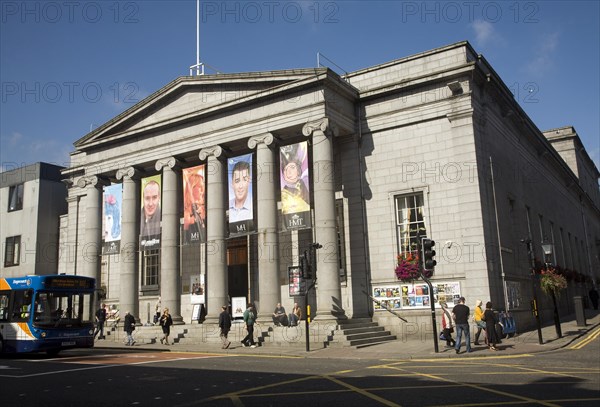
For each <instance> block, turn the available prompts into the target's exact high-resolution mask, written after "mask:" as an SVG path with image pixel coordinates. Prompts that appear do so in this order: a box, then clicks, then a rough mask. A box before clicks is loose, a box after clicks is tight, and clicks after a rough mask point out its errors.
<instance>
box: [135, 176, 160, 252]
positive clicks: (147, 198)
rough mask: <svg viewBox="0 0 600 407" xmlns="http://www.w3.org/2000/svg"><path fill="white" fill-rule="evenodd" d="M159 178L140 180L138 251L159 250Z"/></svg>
mask: <svg viewBox="0 0 600 407" xmlns="http://www.w3.org/2000/svg"><path fill="white" fill-rule="evenodd" d="M160 195H161V177H160V175H154V176H152V177H147V178H142V197H141V198H142V199H141V219H140V250H152V249H158V248H160V237H161V236H160V235H161V230H160V221H161V215H162V214H161V206H160Z"/></svg>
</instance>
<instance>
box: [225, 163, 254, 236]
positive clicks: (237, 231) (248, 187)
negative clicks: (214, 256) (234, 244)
mask: <svg viewBox="0 0 600 407" xmlns="http://www.w3.org/2000/svg"><path fill="white" fill-rule="evenodd" d="M227 173H228V174H229V176H228V180H227V184H228V185H229V209H228V211H227V212H228V213H229V234H230V235H245V234H248V233H250V232H253V231H254V205H253V200H254V195H253V191H254V188H252V154H245V155H241V156H238V157H233V158H229V159H228V160H227Z"/></svg>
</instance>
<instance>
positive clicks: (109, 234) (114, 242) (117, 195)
mask: <svg viewBox="0 0 600 407" xmlns="http://www.w3.org/2000/svg"><path fill="white" fill-rule="evenodd" d="M121 187H122V185H121V184H114V185H108V186H105V187H104V191H103V193H102V242H103V245H102V254H116V253H119V251H120V245H121V206H122V205H123V189H122V188H121Z"/></svg>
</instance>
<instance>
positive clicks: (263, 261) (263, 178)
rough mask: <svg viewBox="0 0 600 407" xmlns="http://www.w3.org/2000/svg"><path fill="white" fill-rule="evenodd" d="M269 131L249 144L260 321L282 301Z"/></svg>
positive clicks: (272, 155) (273, 172) (266, 318)
mask: <svg viewBox="0 0 600 407" xmlns="http://www.w3.org/2000/svg"><path fill="white" fill-rule="evenodd" d="M273 140H274V138H273V135H272V134H270V133H267V134H263V135H260V136H255V137H251V138H250V140H249V141H248V147H249V148H251V149H254V148H256V171H257V177H256V178H257V185H256V196H257V207H258V209H257V218H258V219H257V231H258V250H259V256H258V292H259V296H260V297H259V299H260V308H261V310H262V312H261V313H260V316H261V317H260V319H261V320H263V319H264V320H268V321H270V320H271V317H270V316H271V314H270V311H271V310H272V309H275V306H276V305H277V303H278V302H281V289H280V287H279V277H278V274H279V262H278V259H279V240H278V235H277V200H276V190H275V185H276V183H275V180H274V174H275V170H274V166H275V160H276V157H277V156H276V155H275V152H273V151H272V150H271V149H270V148H269V146H270V145H272V144H273Z"/></svg>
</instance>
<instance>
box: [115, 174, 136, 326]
mask: <svg viewBox="0 0 600 407" xmlns="http://www.w3.org/2000/svg"><path fill="white" fill-rule="evenodd" d="M139 178H140V174H139V172H138V171H136V169H135V168H134V167H127V168H122V169H119V170H117V179H118V180H122V182H123V204H122V205H123V206H122V208H121V219H122V220H121V257H120V261H121V264H120V267H119V286H120V287H119V292H120V296H119V308H120V309H121V312H123V313H125V312H126V311H129V312H131V315H133V316H135V317H136V318H139V317H140V314H139V311H140V310H139V284H140V282H139V273H138V269H137V264H138V233H139V226H138V224H137V219H139V214H138V212H137V211H138V208H139V207H140V193H139V183H138V181H139ZM122 315H124V314H122Z"/></svg>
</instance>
